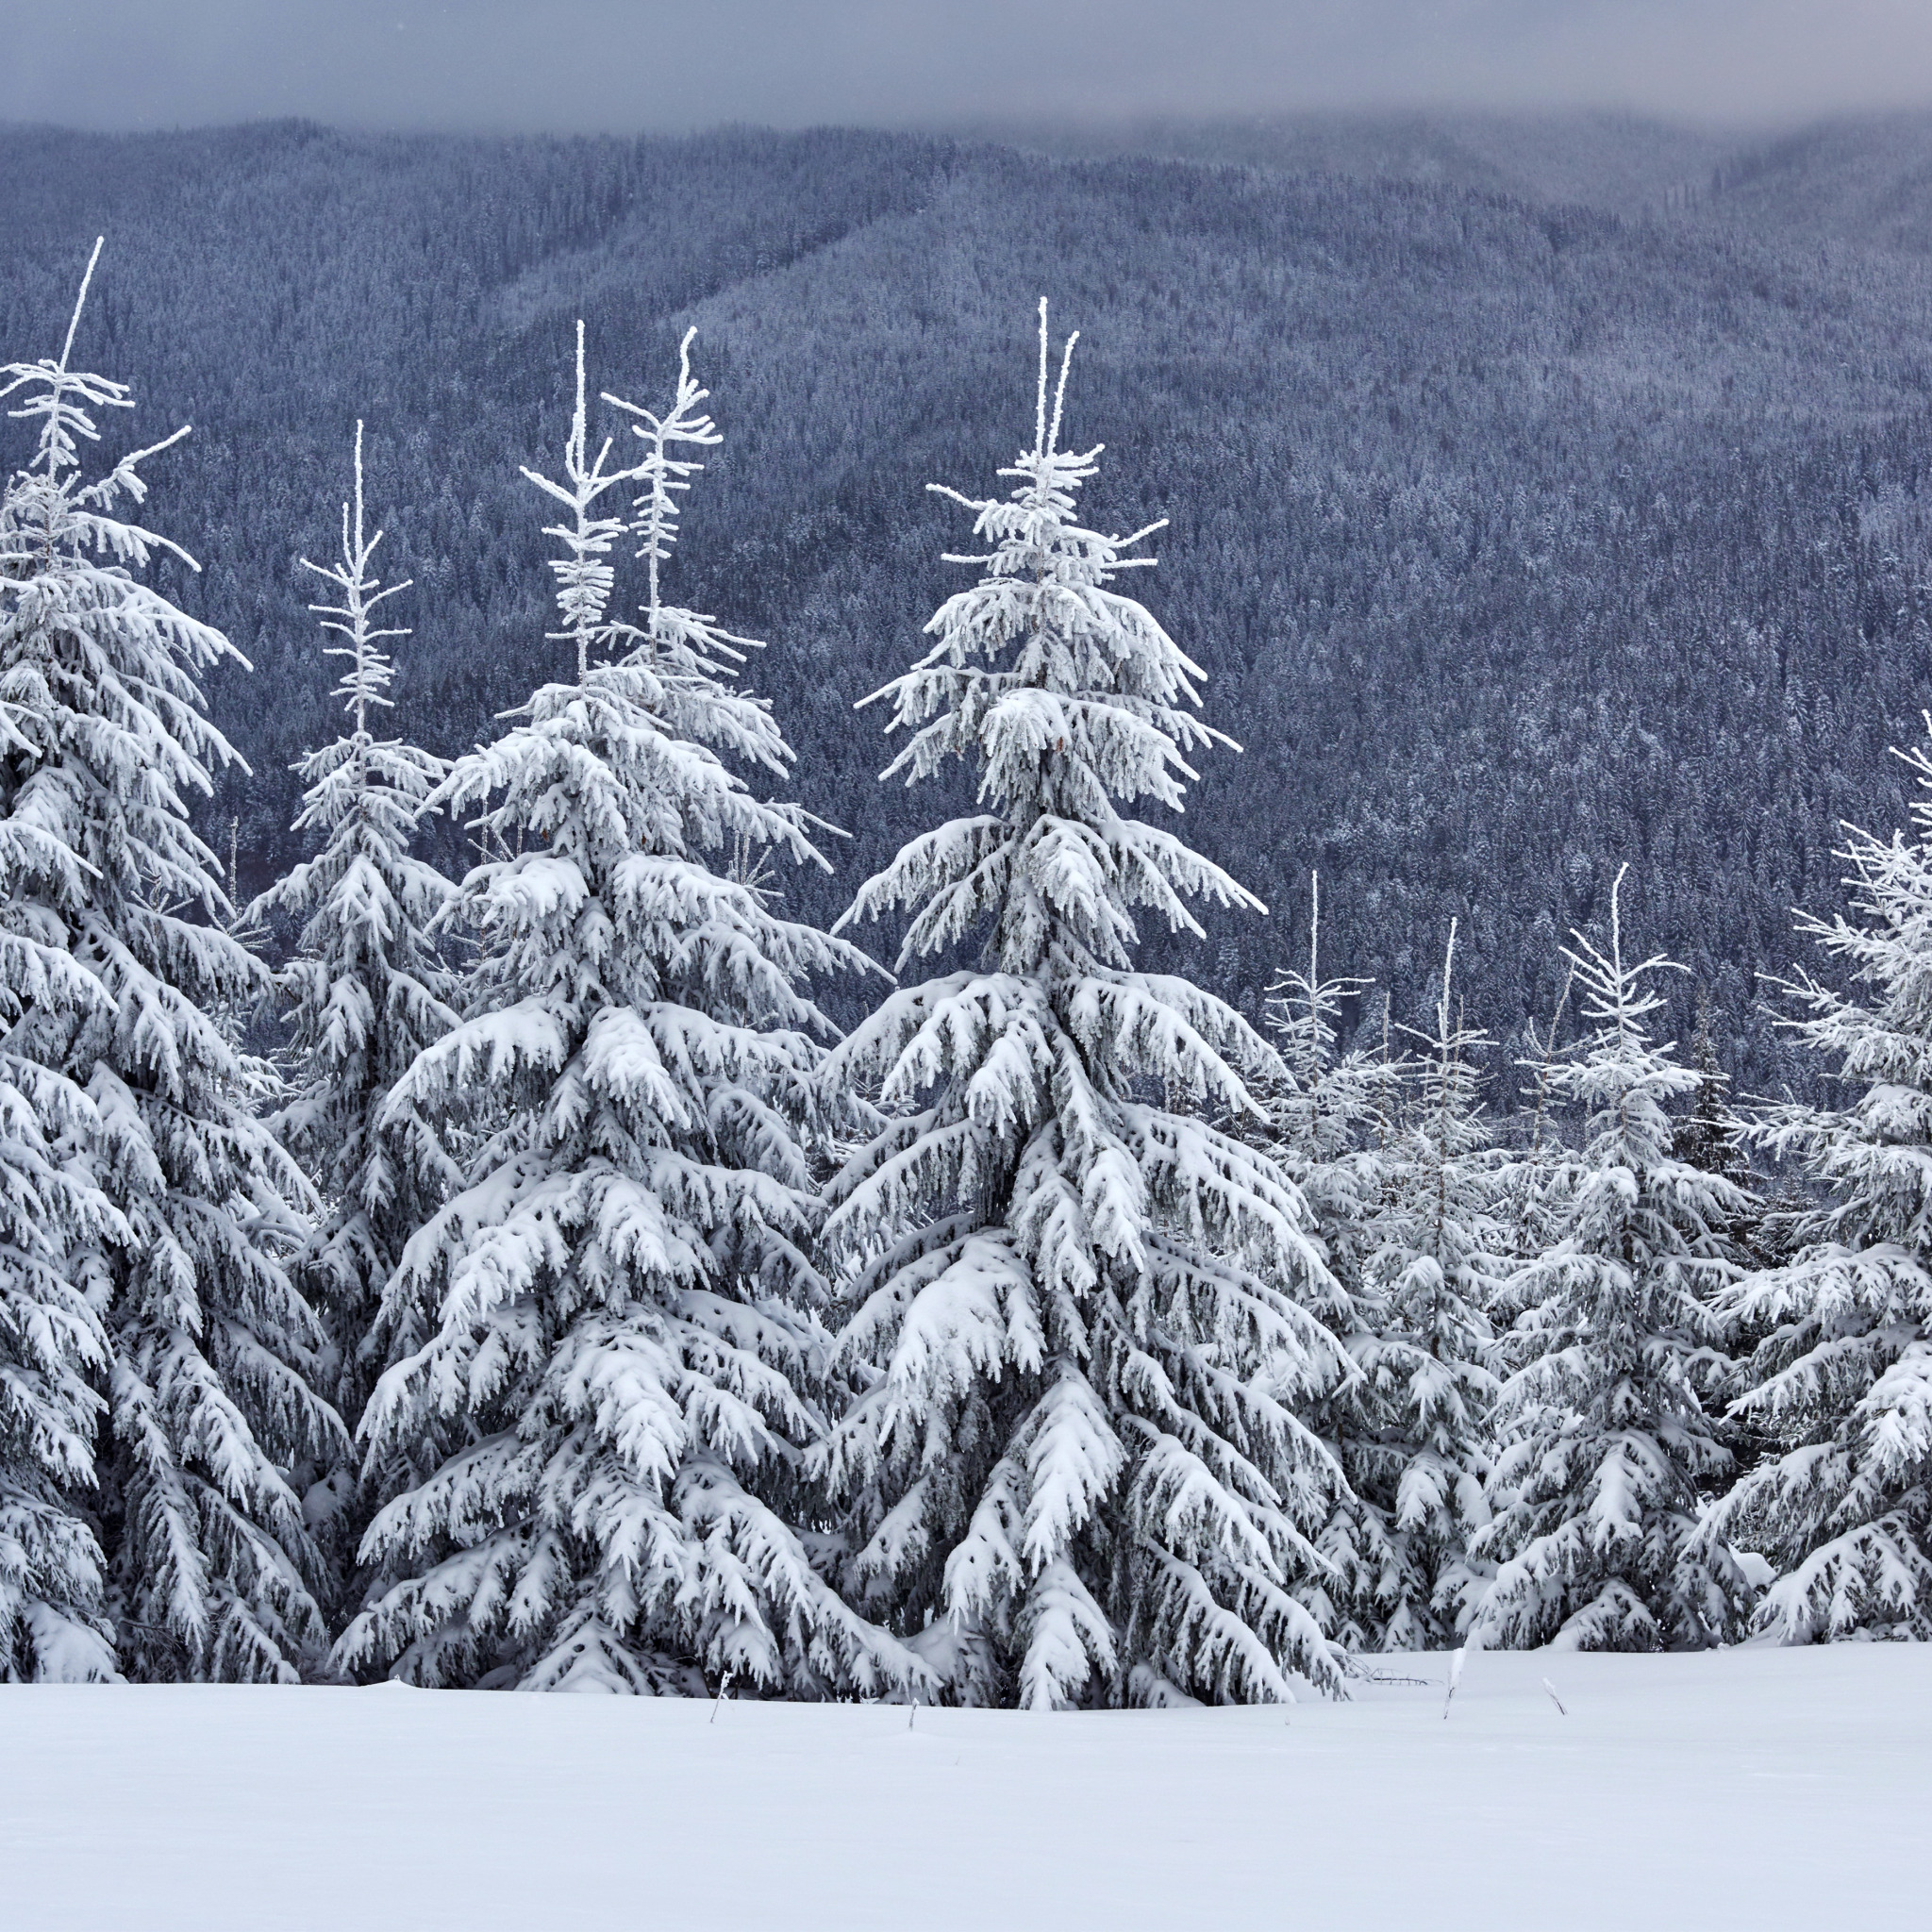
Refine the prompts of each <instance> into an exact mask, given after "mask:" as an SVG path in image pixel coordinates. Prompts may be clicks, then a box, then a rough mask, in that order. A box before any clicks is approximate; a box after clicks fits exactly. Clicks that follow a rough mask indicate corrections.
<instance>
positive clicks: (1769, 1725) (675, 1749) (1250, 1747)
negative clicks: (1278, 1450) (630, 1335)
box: [0, 1644, 1932, 1932]
mask: <svg viewBox="0 0 1932 1932" xmlns="http://www.w3.org/2000/svg"><path fill="white" fill-rule="evenodd" d="M1378 1662H1379V1660H1378ZM1447 1662H1448V1659H1447V1658H1446V1657H1441V1656H1429V1657H1417V1658H1407V1659H1405V1658H1390V1659H1387V1660H1386V1663H1383V1664H1381V1667H1382V1668H1385V1669H1386V1670H1387V1671H1388V1672H1390V1673H1391V1674H1404V1675H1413V1676H1417V1677H1426V1678H1428V1679H1430V1680H1432V1681H1431V1683H1430V1684H1429V1686H1428V1687H1426V1688H1420V1687H1415V1686H1408V1685H1401V1684H1386V1685H1375V1684H1369V1685H1359V1686H1357V1696H1356V1701H1355V1702H1354V1703H1352V1704H1348V1705H1332V1704H1300V1705H1296V1706H1294V1707H1291V1708H1290V1709H1286V1710H1284V1709H1280V1708H1274V1709H1243V1710H1208V1709H1192V1710H1191V1709H1185V1708H1182V1709H1172V1710H1161V1711H1146V1712H1124V1713H1120V1714H1117V1715H1116V1714H1106V1715H1091V1716H1090V1715H1071V1716H1070V1715H1043V1714H1041V1715H1025V1714H1016V1713H1008V1712H993V1711H966V1710H925V1709H923V1710H921V1711H919V1712H918V1714H917V1717H916V1719H915V1721H914V1723H913V1724H912V1725H911V1726H910V1728H908V1724H907V1711H906V1709H905V1707H903V1706H900V1707H891V1706H885V1705H870V1706H841V1707H824V1706H804V1705H755V1704H726V1705H725V1706H724V1707H723V1708H722V1709H721V1710H719V1711H718V1713H717V1718H716V1722H715V1723H714V1722H712V1707H710V1706H709V1705H708V1704H705V1703H698V1702H679V1701H662V1702H658V1701H652V1700H647V1699H631V1698H624V1699H618V1698H603V1697H539V1696H508V1695H506V1696H491V1695H488V1694H485V1693H481V1692H432V1691H405V1690H401V1689H391V1688H382V1689H378V1690H372V1691H277V1690H267V1689H231V1688H210V1687H192V1688H188V1687H183V1688H172V1687H171V1688H142V1689H127V1690H103V1689H83V1688H73V1689H66V1688H58V1689H56V1688H43V1689H42V1688H37V1689H21V1688H12V1689H7V1690H0V1765H4V1766H5V1767H6V1773H5V1776H4V1778H0V1874H4V1877H0V1921H4V1923H5V1924H8V1925H18V1926H22V1927H26V1926H33V1927H36V1928H42V1932H55V1928H64V1927H69V1926H72V1927H76V1928H79V1927H90V1928H95V1927H108V1926H128V1927H133V1926H140V1927H142V1928H144V1932H176V1928H181V1932H187V1928H193V1932H229V1928H236V1932H240V1928H244V1927H245V1928H247V1932H262V1928H264V1927H271V1926H272V1927H275V1928H276V1932H307V1928H310V1927H314V1928H322V1927H328V1928H330V1932H336V1928H340V1927H343V1926H356V1927H358V1928H363V1932H390V1928H392V1927H393V1928H405V1927H407V1928H408V1932H436V1928H442V1927H450V1928H458V1927H459V1928H462V1932H493V1928H497V1927H504V1928H509V1927H515V1928H517V1932H552V1928H558V1932H561V1928H566V1927H571V1928H577V1927H582V1928H590V1927H599V1926H618V1925H623V1926H637V1927H643V1928H658V1927H662V1928H666V1932H672V1928H675V1932H700V1928H713V1927H716V1928H727V1927H728V1928H733V1932H737V1928H745V1932H750V1928H754V1927H762V1926H783V1927H785V1928H786V1932H821V1928H824V1932H832V1928H837V1932H864V1928H870V1927H887V1926H890V1927H893V1928H895V1932H896V1928H917V1932H961V1928H968V1927H970V1928H973V1932H991V1928H1016V1932H1029V1928H1033V1927H1042V1928H1044V1927H1051V1928H1054V1932H1072V1928H1082V1927H1090V1926H1091V1927H1093V1928H1096V1932H1102V1928H1104V1932H1130V1928H1139V1927H1149V1928H1152V1927H1157V1926H1158V1927H1161V1928H1163V1932H1177V1928H1192V1927H1212V1928H1215V1932H1239V1928H1246V1927H1250V1926H1252V1927H1256V1928H1261V1927H1266V1928H1268V1932H1296V1928H1300V1927H1303V1926H1307V1927H1310V1928H1313V1927H1321V1928H1324V1932H1326V1928H1340V1927H1346V1928H1379V1927H1384V1926H1387V1927H1391V1928H1404V1932H1407V1928H1410V1927H1415V1926H1427V1927H1429V1928H1430V1932H1461V1928H1463V1927H1469V1928H1481V1932H1513V1928H1517V1927H1523V1928H1525V1932H1527V1928H1535V1932H1546V1928H1563V1932H1586V1928H1596V1927H1605V1928H1608V1927H1616V1928H1617V1932H1631V1928H1633V1927H1634V1928H1640V1932H1668V1928H1674V1927H1691V1926H1694V1927H1697V1928H1699V1932H1724V1928H1729V1927H1734V1926H1735V1927H1739V1928H1744V1927H1752V1928H1757V1932H1773V1928H1782V1927H1787V1926H1789V1927H1798V1926H1805V1927H1807V1928H1816V1927H1820V1926H1834V1927H1855V1926H1859V1925H1867V1924H1909V1923H1914V1922H1915V1921H1916V1917H1917V1910H1923V1907H1924V1898H1925V1896H1926V1892H1925V1885H1926V1879H1925V1871H1926V1865H1925V1857H1926V1843H1927V1840H1926V1824H1925V1821H1926V1819H1927V1817H1928V1816H1932V1753H1928V1752H1927V1750H1926V1748H1925V1739H1926V1738H1927V1736H1928V1735H1932V1645H1926V1646H1921V1645H1912V1644H1897V1645H1890V1644H1856V1645H1842V1646H1840V1647H1837V1648H1833V1649H1815V1650H1803V1651H1792V1650H1775V1649H1769V1648H1758V1647H1746V1648H1743V1649H1739V1650H1731V1651H1724V1652H1719V1653H1715V1654H1708V1655H1703V1656H1693V1657H1597V1656H1589V1657H1585V1656H1576V1655H1572V1654H1560V1653H1556V1652H1548V1651H1544V1652H1534V1653H1520V1654H1500V1653H1499V1654H1493V1655H1478V1656H1475V1657H1471V1658H1470V1660H1469V1662H1468V1665H1467V1667H1466V1668H1465V1670H1464V1672H1463V1674H1462V1679H1461V1683H1460V1686H1459V1688H1458V1689H1457V1694H1456V1701H1455V1705H1454V1707H1453V1708H1452V1710H1451V1712H1450V1715H1449V1717H1448V1719H1447V1720H1446V1721H1445V1720H1444V1718H1443V1716H1442V1684H1443V1681H1444V1679H1445V1675H1446V1669H1447ZM1545 1678H1548V1679H1549V1680H1550V1682H1551V1683H1552V1684H1554V1686H1555V1687H1556V1690H1557V1692H1558V1693H1559V1694H1560V1696H1561V1700H1562V1702H1563V1704H1564V1706H1565V1707H1567V1713H1568V1714H1567V1715H1562V1714H1559V1713H1558V1711H1557V1707H1556V1704H1555V1702H1554V1701H1553V1700H1552V1698H1551V1695H1550V1693H1549V1691H1547V1690H1546V1689H1545V1688H1544V1682H1543V1680H1544V1679H1545ZM1914 1907H1917V1910H1915V1909H1914Z"/></svg>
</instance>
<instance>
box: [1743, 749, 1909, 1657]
mask: <svg viewBox="0 0 1932 1932" xmlns="http://www.w3.org/2000/svg"><path fill="white" fill-rule="evenodd" d="M1927 727H1928V729H1932V719H1928V721H1927ZM1907 762H1908V763H1909V764H1910V765H1911V767H1912V769H1913V771H1914V772H1915V774H1917V776H1918V779H1919V782H1920V783H1921V785H1923V786H1927V787H1932V758H1927V756H1926V754H1925V752H1924V749H1923V748H1919V749H1915V750H1913V751H1912V752H1911V753H1910V754H1908V755H1907ZM1912 816H1913V821H1914V832H1913V835H1912V836H1911V837H1906V836H1904V835H1902V834H1895V835H1894V836H1893V837H1892V838H1891V839H1890V840H1889V841H1888V840H1880V839H1877V838H1875V837H1874V836H1872V835H1871V834H1870V833H1865V832H1859V831H1856V830H1855V831H1853V832H1852V835H1851V840H1850V843H1849V845H1848V847H1847V848H1846V851H1845V853H1844V854H1843V856H1844V857H1845V858H1848V859H1849V860H1850V862H1851V865H1852V868H1853V874H1852V880H1851V884H1852V887H1853V897H1852V913H1853V916H1852V917H1850V918H1847V917H1845V916H1843V915H1840V916H1839V917H1837V918H1835V919H1832V920H1829V921H1826V920H1822V919H1817V918H1807V919H1806V920H1805V921H1804V922H1803V923H1802V924H1801V926H1800V930H1801V931H1804V932H1806V933H1807V934H1808V935H1809V936H1811V937H1812V938H1813V939H1815V940H1816V941H1818V943H1819V944H1820V945H1821V946H1822V947H1823V948H1824V951H1825V952H1826V953H1827V954H1828V955H1830V956H1831V957H1832V958H1837V959H1840V960H1843V961H1845V962H1847V963H1848V964H1849V966H1850V968H1851V972H1852V977H1853V981H1854V984H1855V986H1857V987H1860V988H1863V989H1866V990H1867V991H1866V992H1865V994H1864V996H1863V997H1862V998H1861V997H1860V996H1859V995H1858V994H1857V993H1856V992H1841V991H1836V990H1834V989H1832V988H1828V987H1825V986H1822V985H1820V984H1819V983H1818V982H1817V981H1815V980H1814V979H1812V978H1811V977H1810V976H1809V975H1808V974H1801V975H1800V976H1799V978H1798V979H1797V980H1796V981H1795V982H1794V983H1793V984H1792V986H1791V988H1790V991H1792V992H1793V993H1794V994H1795V995H1796V996H1797V998H1798V1000H1799V1001H1800V1003H1801V1007H1802V1008H1804V1009H1807V1010H1806V1011H1804V1014H1803V1017H1802V1018H1800V1019H1799V1020H1797V1021H1795V1022H1794V1023H1793V1024H1795V1025H1796V1027H1797V1030H1798V1033H1799V1036H1800V1038H1801V1039H1803V1040H1804V1041H1806V1043H1807V1045H1809V1046H1810V1047H1812V1048H1813V1049H1814V1050H1815V1051H1816V1052H1818V1053H1819V1054H1821V1055H1824V1056H1825V1057H1827V1058H1829V1059H1830V1060H1832V1061H1834V1062H1836V1064H1837V1069H1838V1074H1839V1077H1840V1078H1841V1079H1842V1080H1844V1081H1846V1082H1848V1083H1852V1084H1854V1085H1862V1087H1863V1088H1864V1091H1863V1093H1862V1094H1860V1095H1859V1096H1858V1098H1857V1100H1856V1101H1854V1102H1853V1103H1852V1105H1850V1106H1849V1107H1846V1108H1841V1109H1837V1110H1825V1109H1814V1108H1808V1107H1804V1106H1798V1105H1790V1106H1784V1107H1776V1108H1770V1109H1767V1110H1766V1112H1765V1113H1764V1114H1763V1115H1762V1116H1760V1118H1759V1119H1758V1120H1757V1122H1756V1123H1754V1125H1755V1128H1756V1136H1755V1137H1756V1139H1757V1141H1758V1144H1760V1145H1761V1146H1763V1147H1765V1148H1766V1149H1768V1150H1769V1151H1770V1152H1771V1153H1773V1154H1774V1155H1776V1156H1778V1157H1780V1158H1785V1159H1788V1160H1790V1161H1791V1162H1792V1163H1793V1164H1794V1165H1795V1166H1796V1167H1797V1168H1798V1170H1799V1171H1800V1172H1801V1173H1802V1174H1804V1175H1805V1177H1806V1178H1807V1180H1808V1181H1809V1182H1810V1183H1811V1184H1812V1186H1813V1187H1814V1188H1815V1189H1817V1190H1819V1191H1822V1193H1823V1196H1824V1198H1823V1200H1822V1202H1821V1203H1820V1205H1818V1206H1816V1207H1815V1208H1810V1209H1809V1210H1808V1211H1806V1212H1802V1213H1799V1214H1797V1215H1795V1216H1794V1217H1792V1225H1791V1228H1790V1236H1791V1240H1792V1241H1793V1242H1794V1243H1795V1244H1796V1248H1797V1251H1796V1253H1795V1254H1794V1255H1793V1256H1792V1257H1791V1259H1790V1262H1789V1264H1788V1265H1786V1266H1783V1267H1777V1268H1772V1269H1767V1270H1764V1271H1762V1272H1759V1273H1757V1274H1748V1275H1746V1276H1745V1277H1744V1278H1743V1279H1742V1280H1740V1281H1739V1282H1738V1283H1736V1284H1735V1285H1734V1286H1733V1287H1732V1288H1731V1289H1730V1290H1729V1291H1727V1292H1726V1294H1725V1295H1724V1300H1723V1305H1722V1306H1723V1309H1724V1315H1725V1316H1726V1318H1727V1320H1728V1321H1729V1323H1730V1324H1732V1328H1733V1332H1734V1334H1735V1335H1736V1336H1737V1337H1738V1338H1739V1339H1740V1340H1741V1341H1745V1342H1748V1343H1755V1346H1753V1347H1752V1348H1751V1352H1750V1354H1749V1355H1748V1357H1746V1358H1745V1360H1744V1361H1743V1363H1742V1370H1743V1375H1744V1379H1745V1381H1746V1383H1747V1385H1748V1387H1747V1390H1746V1392H1745V1393H1744V1394H1743V1396H1742V1397H1741V1398H1740V1401H1739V1402H1738V1403H1737V1404H1735V1405H1734V1411H1733V1412H1734V1414H1735V1415H1736V1416H1737V1417H1738V1418H1739V1420H1740V1421H1741V1422H1743V1423H1744V1424H1747V1425H1749V1426H1750V1427H1751V1428H1752V1429H1753V1430H1754V1431H1755V1432H1757V1434H1758V1436H1759V1438H1760V1440H1768V1442H1769V1445H1770V1447H1771V1449H1772V1452H1773V1453H1772V1454H1771V1455H1770V1457H1768V1458H1767V1459H1766V1460H1765V1461H1764V1462H1763V1463H1761V1464H1760V1465H1759V1466H1758V1467H1757V1468H1755V1469H1753V1470H1751V1471H1749V1472H1747V1473H1746V1474H1745V1475H1744V1476H1743V1478H1742V1479H1741V1480H1740V1482H1739V1483H1738V1485H1737V1487H1736V1488H1735V1489H1733V1490H1732V1491H1730V1493H1729V1494H1728V1495H1726V1496H1725V1497H1724V1499H1723V1500H1722V1502H1721V1503H1720V1504H1719V1505H1718V1507H1717V1509H1716V1510H1715V1512H1714V1515H1713V1528H1714V1530H1715V1531H1716V1532H1717V1533H1720V1534H1723V1535H1725V1536H1728V1537H1731V1538H1733V1539H1735V1540H1736V1541H1738V1542H1739V1543H1740V1544H1742V1545H1744V1546H1745V1547H1748V1548H1751V1549H1756V1550H1760V1551H1762V1552H1763V1553H1764V1554H1765V1556H1767V1557H1769V1558H1770V1559H1771V1562H1772V1564H1773V1567H1774V1570H1775V1571H1776V1572H1777V1573H1778V1574H1777V1577H1776V1580H1775V1581H1774V1583H1773V1585H1772V1587H1771V1589H1770V1591H1768V1592H1767V1593H1766V1595H1765V1598H1764V1601H1763V1602H1762V1603H1761V1604H1760V1605H1759V1607H1758V1609H1757V1619H1756V1621H1757V1624H1758V1626H1759V1627H1760V1628H1762V1629H1765V1630H1768V1631H1772V1632H1774V1633H1775V1634H1776V1635H1777V1636H1779V1637H1780V1638H1782V1639H1783V1640H1784V1641H1786V1642H1788V1643H1809V1642H1818V1641H1826V1640H1831V1639H1838V1638H1850V1637H1905V1638H1917V1639H1920V1640H1924V1639H1928V1638H1932V801H1928V800H1927V799H1925V798H1921V799H1920V800H1919V801H1918V802H1917V803H1915V804H1914V806H1913V808H1912Z"/></svg>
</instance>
